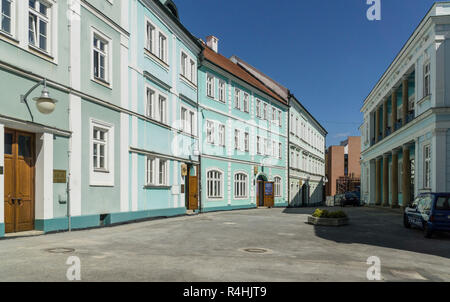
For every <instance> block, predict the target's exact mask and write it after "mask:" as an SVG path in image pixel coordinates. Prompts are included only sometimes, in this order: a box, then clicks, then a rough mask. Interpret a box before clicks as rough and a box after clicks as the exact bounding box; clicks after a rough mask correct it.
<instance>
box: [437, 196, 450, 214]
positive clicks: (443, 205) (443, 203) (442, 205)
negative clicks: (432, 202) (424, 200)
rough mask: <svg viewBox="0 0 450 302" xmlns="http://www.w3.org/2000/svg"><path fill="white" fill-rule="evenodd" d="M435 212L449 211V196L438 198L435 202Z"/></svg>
mask: <svg viewBox="0 0 450 302" xmlns="http://www.w3.org/2000/svg"><path fill="white" fill-rule="evenodd" d="M436 210H439V211H450V196H439V197H438V199H437V200H436Z"/></svg>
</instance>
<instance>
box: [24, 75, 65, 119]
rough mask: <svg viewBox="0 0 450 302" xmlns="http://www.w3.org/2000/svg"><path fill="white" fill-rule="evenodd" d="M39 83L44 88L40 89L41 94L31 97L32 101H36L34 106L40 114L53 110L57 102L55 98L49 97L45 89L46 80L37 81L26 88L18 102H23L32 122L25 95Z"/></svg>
mask: <svg viewBox="0 0 450 302" xmlns="http://www.w3.org/2000/svg"><path fill="white" fill-rule="evenodd" d="M40 85H44V88H43V89H42V92H41V96H40V97H35V98H33V101H35V102H36V108H37V110H38V111H39V112H40V113H42V114H50V113H52V112H53V111H54V110H55V107H56V103H57V102H58V101H57V100H55V99H52V98H51V97H50V93H49V92H48V90H47V80H46V79H43V80H42V81H39V82H38V83H37V84H36V85H34V86H33V87H31V89H30V90H28V92H27V93H25V94H24V95H21V96H20V102H21V103H25V105H27V108H28V112H29V113H30V115H31V121H32V122H34V117H33V114H32V113H31V110H30V107H29V106H28V100H27V97H28V96H29V95H30V93H31V92H33V90H35V89H36V88H37V87H39V86H40Z"/></svg>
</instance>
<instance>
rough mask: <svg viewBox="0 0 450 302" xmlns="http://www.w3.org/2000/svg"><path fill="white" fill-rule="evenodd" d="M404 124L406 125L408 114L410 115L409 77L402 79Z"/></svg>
mask: <svg viewBox="0 0 450 302" xmlns="http://www.w3.org/2000/svg"><path fill="white" fill-rule="evenodd" d="M402 89H403V91H402V102H403V103H402V125H403V126H404V125H406V116H407V115H408V77H407V76H405V77H403V81H402Z"/></svg>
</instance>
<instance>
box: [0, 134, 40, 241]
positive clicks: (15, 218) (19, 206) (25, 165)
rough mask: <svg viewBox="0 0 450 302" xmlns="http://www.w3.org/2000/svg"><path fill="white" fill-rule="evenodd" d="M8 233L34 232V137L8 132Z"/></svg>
mask: <svg viewBox="0 0 450 302" xmlns="http://www.w3.org/2000/svg"><path fill="white" fill-rule="evenodd" d="M4 151H5V164H4V183H5V190H4V194H5V199H4V203H5V232H6V233H12V232H22V231H29V230H33V229H34V165H35V154H34V153H35V152H34V135H33V134H30V133H26V132H21V131H15V130H10V129H5V150H4Z"/></svg>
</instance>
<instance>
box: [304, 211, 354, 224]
mask: <svg viewBox="0 0 450 302" xmlns="http://www.w3.org/2000/svg"><path fill="white" fill-rule="evenodd" d="M308 223H309V224H313V225H325V226H341V225H347V224H348V217H347V214H345V212H343V211H335V212H330V211H327V210H321V209H316V210H315V211H314V213H313V214H312V215H310V216H308Z"/></svg>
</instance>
